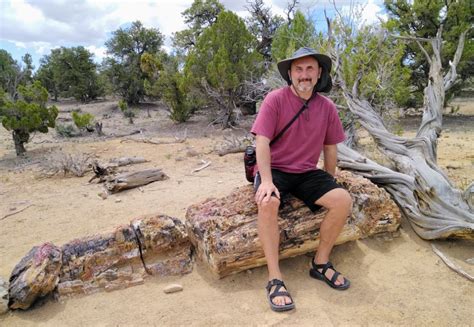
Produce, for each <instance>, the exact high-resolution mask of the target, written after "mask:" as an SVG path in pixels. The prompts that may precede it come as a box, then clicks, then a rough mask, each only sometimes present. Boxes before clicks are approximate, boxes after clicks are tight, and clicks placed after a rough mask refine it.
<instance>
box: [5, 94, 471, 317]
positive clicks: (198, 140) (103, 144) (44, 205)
mask: <svg viewBox="0 0 474 327" xmlns="http://www.w3.org/2000/svg"><path fill="white" fill-rule="evenodd" d="M461 104H462V106H461V110H460V112H459V113H460V114H462V115H463V116H457V117H458V118H456V117H454V118H446V119H445V126H446V130H445V132H444V133H443V136H442V138H441V140H440V143H439V163H440V165H441V166H442V167H444V168H445V169H446V171H447V173H448V174H449V176H450V177H452V178H453V179H454V182H455V183H456V185H458V186H460V187H465V186H467V185H468V184H469V183H470V182H471V181H472V180H473V177H474V142H473V140H474V137H473V132H474V128H473V127H474V119H473V117H472V116H469V115H473V114H474V110H473V108H474V105H473V103H472V102H461ZM79 106H80V107H81V108H82V110H83V111H88V112H92V113H94V114H95V115H96V117H98V118H101V117H102V118H101V119H102V120H103V122H104V131H105V132H106V133H107V134H111V133H112V132H113V133H116V134H120V133H124V132H126V131H131V130H134V129H137V130H138V129H140V130H142V131H143V133H144V135H145V136H146V137H153V138H154V139H160V140H172V138H173V137H174V136H175V135H177V136H182V135H183V134H184V130H185V129H187V133H188V139H187V141H186V142H184V143H178V144H168V145H154V144H145V143H136V142H123V140H125V139H126V138H120V139H117V138H109V139H103V140H98V139H96V138H94V137H81V138H73V139H62V138H58V137H57V136H56V135H55V132H54V131H52V132H51V133H50V134H48V135H37V136H35V138H34V139H33V141H32V142H31V143H29V144H28V145H27V151H28V155H27V157H26V158H23V159H18V158H16V157H15V155H14V150H13V146H12V141H11V138H10V135H9V134H8V133H7V132H6V131H5V130H4V129H3V128H2V129H0V199H1V200H0V218H1V217H4V215H6V214H8V213H10V212H12V210H15V209H20V208H22V207H24V206H27V205H28V204H32V206H30V207H29V208H27V209H26V210H24V211H23V212H21V213H18V214H15V215H12V216H9V217H7V218H5V219H1V220H0V230H1V233H0V277H3V278H4V279H8V277H9V275H10V272H11V270H12V269H13V267H14V266H15V264H16V263H17V262H19V260H20V259H21V258H22V257H23V256H24V255H25V254H26V253H27V251H28V250H29V249H31V247H33V246H34V245H38V244H41V243H42V242H46V241H51V242H53V243H55V244H57V245H60V244H62V243H65V242H67V241H69V240H71V239H73V238H77V237H83V236H86V235H90V234H94V233H97V232H100V231H105V230H109V229H111V228H112V227H113V226H116V225H118V224H121V223H128V222H129V221H130V220H131V219H132V218H134V217H136V216H140V215H142V214H147V213H156V212H162V213H165V214H168V215H172V216H176V217H179V218H182V219H184V214H185V211H186V208H187V206H188V205H190V204H192V203H196V202H198V201H202V200H204V199H206V198H208V197H219V196H224V195H226V194H228V193H229V191H230V190H231V189H232V188H234V187H236V186H240V185H243V184H245V183H246V182H245V179H244V176H243V167H242V161H241V156H242V155H241V154H231V155H227V156H224V157H219V156H217V155H216V154H215V153H213V150H214V148H215V147H216V146H218V145H220V144H221V143H222V141H223V137H224V136H225V135H226V134H227V133H229V132H228V131H221V130H218V129H214V128H208V127H206V125H207V124H206V122H205V121H204V119H203V118H199V117H197V118H193V119H192V121H191V122H189V123H187V124H184V125H174V124H173V123H171V122H170V121H169V120H167V118H166V112H165V111H163V110H160V109H159V108H158V107H156V106H151V107H150V108H151V116H152V118H151V119H150V118H147V114H146V107H142V108H140V109H139V110H138V109H137V113H138V117H137V119H136V122H135V124H134V125H127V124H126V123H125V122H124V119H123V118H121V117H120V113H118V112H117V111H116V110H115V109H114V105H113V103H112V102H98V103H94V104H89V105H79V104H77V103H74V102H65V103H62V104H61V110H62V111H64V110H69V109H72V108H76V107H79ZM104 115H105V116H104ZM61 117H62V118H63V121H64V119H68V117H69V114H67V113H65V112H63V113H61ZM413 120H415V123H413ZM402 123H403V125H404V126H405V128H404V130H405V133H406V134H407V135H410V133H414V131H415V130H416V129H415V127H414V126H416V125H415V124H416V118H413V119H408V120H407V121H404V122H402ZM249 124H250V120H248V121H245V122H244V124H243V127H244V129H243V130H237V131H234V133H236V134H244V133H245V128H248V126H249ZM57 151H62V152H66V153H73V154H74V153H76V154H77V153H89V154H93V155H95V156H97V157H98V158H99V159H100V160H102V161H108V160H109V159H112V158H117V157H121V156H132V155H135V156H143V157H145V158H146V159H148V160H149V162H148V163H144V164H140V165H135V166H131V167H126V168H124V170H137V169H144V168H151V167H158V168H162V169H163V171H164V172H165V173H166V174H167V175H168V176H169V177H170V178H169V179H168V180H165V181H161V182H156V183H152V184H149V185H147V186H144V187H143V188H142V191H140V190H138V189H133V190H129V191H125V192H121V193H118V194H116V195H111V196H109V197H108V198H107V199H106V200H103V199H101V198H100V197H99V196H98V195H97V194H98V193H99V192H100V191H101V190H102V186H100V185H97V184H94V183H92V184H89V183H88V180H89V179H90V177H91V173H89V174H87V175H86V176H84V177H82V178H77V177H63V176H57V177H54V178H43V177H42V176H41V174H40V173H39V167H40V164H41V162H44V161H45V159H46V158H48V157H51V156H52V155H54V154H53V153H55V152H57ZM201 160H206V161H211V165H210V166H209V167H208V168H206V169H204V170H202V171H200V172H197V173H192V172H191V171H192V170H193V169H194V168H196V167H199V166H200V165H201V164H202V163H201ZM436 244H437V246H438V247H439V248H440V249H442V250H443V251H444V252H445V253H446V254H447V255H448V256H449V257H450V258H451V259H452V260H453V261H455V262H456V264H458V265H460V266H462V267H463V268H464V269H465V270H467V271H469V272H470V273H471V274H474V266H472V265H469V264H468V263H467V262H466V260H467V259H470V258H473V257H474V244H473V243H472V242H467V241H446V242H436ZM309 260H310V258H309V256H300V257H296V258H292V259H287V260H284V261H282V270H283V273H284V275H285V281H286V283H287V285H288V286H289V289H290V291H291V293H292V295H293V297H294V299H295V302H296V306H297V309H296V310H294V311H293V312H290V313H274V312H272V311H271V310H270V309H269V307H268V303H267V301H266V296H265V291H264V286H265V284H266V268H265V267H261V268H256V269H253V270H250V271H247V272H243V273H240V274H237V275H234V276H230V277H227V278H224V279H222V280H217V279H216V278H214V277H213V276H212V275H210V273H209V272H208V270H207V268H206V266H205V265H204V264H203V263H200V262H197V263H196V265H195V269H194V271H193V272H192V273H191V274H188V275H185V276H182V277H166V278H158V277H156V278H149V279H148V280H147V281H146V282H145V284H144V285H141V286H136V287H132V288H129V289H125V290H121V291H115V292H111V293H105V292H104V293H98V294H94V295H89V296H83V297H74V298H70V299H64V300H61V301H60V302H53V301H48V302H46V303H44V304H43V305H40V306H37V307H36V308H33V309H31V310H29V311H26V312H22V311H15V312H9V313H7V314H5V315H3V316H1V317H0V325H2V326H30V325H35V326H43V325H47V326H64V325H70V326H124V325H127V326H135V325H137V326H138V325H218V324H219V325H280V324H291V325H302V326H314V325H324V326H326V325H444V326H448V325H471V324H472V323H473V321H474V312H473V311H472V308H473V307H474V296H473V294H474V283H472V282H469V281H468V280H467V279H465V278H463V277H461V276H459V275H457V274H456V273H454V272H453V271H451V270H450V269H449V268H448V267H447V266H446V265H445V264H444V263H443V262H441V260H440V259H439V258H438V257H437V256H436V255H435V254H434V253H433V252H432V250H431V245H430V243H428V242H425V241H423V240H421V239H420V238H419V237H418V236H416V234H414V232H413V231H412V229H411V227H410V225H409V223H408V222H407V221H403V223H402V227H401V229H400V233H399V236H397V237H394V238H392V237H377V238H371V239H365V240H359V241H356V242H350V243H346V244H343V245H340V246H338V247H336V248H335V249H334V251H333V258H332V261H333V262H334V263H335V265H336V267H337V268H338V269H339V270H340V271H342V272H343V273H344V274H345V275H346V276H347V277H348V278H350V279H351V281H352V287H351V288H350V289H349V290H348V291H346V292H337V291H334V290H332V289H330V288H329V287H328V286H326V285H325V284H323V283H322V282H319V281H315V280H313V279H311V278H309V276H308V265H309ZM170 283H180V284H182V285H183V287H184V291H183V292H179V293H175V294H164V293H163V288H164V287H165V286H167V285H168V284H170Z"/></svg>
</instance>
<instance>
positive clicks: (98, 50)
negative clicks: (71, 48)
mask: <svg viewBox="0 0 474 327" xmlns="http://www.w3.org/2000/svg"><path fill="white" fill-rule="evenodd" d="M85 48H86V49H87V50H88V51H89V52H90V53H92V54H93V55H94V56H95V59H96V62H101V61H102V59H104V58H105V57H106V55H107V49H106V48H105V47H104V46H102V47H96V46H95V45H89V46H87V47H85Z"/></svg>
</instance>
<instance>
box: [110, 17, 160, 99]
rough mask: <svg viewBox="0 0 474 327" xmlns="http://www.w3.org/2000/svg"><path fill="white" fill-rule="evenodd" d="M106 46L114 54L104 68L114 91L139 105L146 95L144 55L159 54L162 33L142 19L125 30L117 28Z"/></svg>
mask: <svg viewBox="0 0 474 327" xmlns="http://www.w3.org/2000/svg"><path fill="white" fill-rule="evenodd" d="M112 34H113V36H112V38H111V39H110V40H108V41H107V42H106V43H105V45H106V47H107V53H108V54H109V55H111V57H108V58H107V59H106V60H105V63H104V67H105V70H106V73H107V75H108V76H109V78H110V81H111V84H112V85H113V88H114V91H115V92H118V93H119V94H120V95H121V96H122V98H123V99H125V100H126V101H127V102H128V103H129V104H137V103H138V102H140V101H141V100H143V99H144V97H145V86H144V82H145V79H146V78H147V76H146V74H145V73H144V72H143V71H142V70H141V68H140V63H141V56H142V55H143V54H145V53H149V54H153V55H154V54H158V53H159V52H161V50H160V48H161V46H162V45H163V35H162V34H161V33H160V31H159V30H158V29H155V28H145V27H144V26H143V25H142V23H141V22H140V21H136V22H134V23H132V26H130V27H129V28H125V29H122V28H120V29H118V30H116V31H115V32H113V33H112Z"/></svg>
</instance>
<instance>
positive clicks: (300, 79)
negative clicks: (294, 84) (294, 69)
mask: <svg viewBox="0 0 474 327" xmlns="http://www.w3.org/2000/svg"><path fill="white" fill-rule="evenodd" d="M312 81H313V79H312V78H299V79H298V83H301V82H312Z"/></svg>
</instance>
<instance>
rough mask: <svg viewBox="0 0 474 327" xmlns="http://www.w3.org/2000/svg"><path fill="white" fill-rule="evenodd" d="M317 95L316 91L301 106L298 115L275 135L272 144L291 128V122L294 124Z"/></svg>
mask: <svg viewBox="0 0 474 327" xmlns="http://www.w3.org/2000/svg"><path fill="white" fill-rule="evenodd" d="M315 95H316V92H314V93H313V94H312V95H311V97H310V98H309V99H308V100H306V101H305V102H304V104H303V106H302V107H301V109H300V110H299V111H298V112H297V113H296V115H295V116H294V117H293V118H292V119H291V120H290V121H289V122H288V124H286V126H285V127H283V129H282V130H281V131H280V133H278V134H277V136H275V137H274V138H273V140H271V142H270V145H272V144H273V143H275V142H276V141H278V139H279V138H280V137H281V136H282V135H283V133H285V132H286V131H287V130H288V128H290V126H291V124H293V123H294V122H295V120H296V119H297V118H298V117H299V115H301V114H302V113H303V111H305V110H306V109H307V108H308V103H309V101H310V100H311V99H312V98H313V97H314V96H315Z"/></svg>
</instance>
